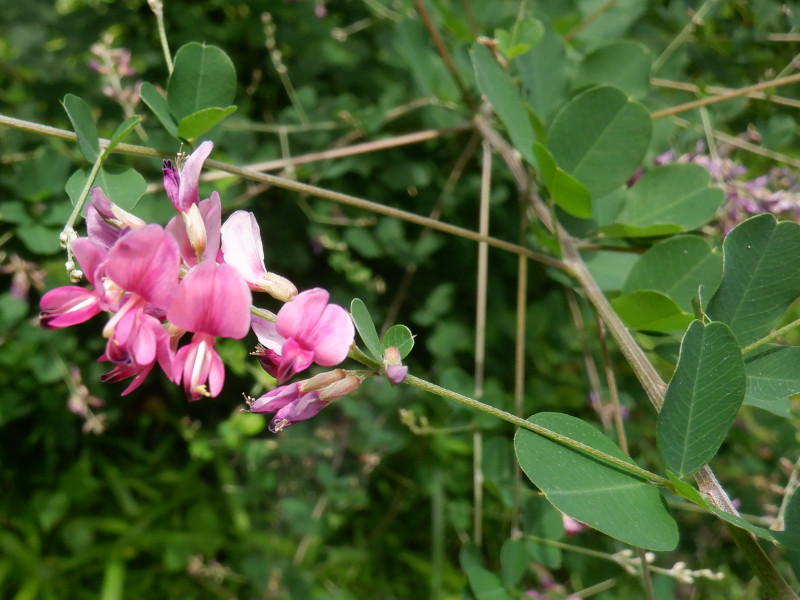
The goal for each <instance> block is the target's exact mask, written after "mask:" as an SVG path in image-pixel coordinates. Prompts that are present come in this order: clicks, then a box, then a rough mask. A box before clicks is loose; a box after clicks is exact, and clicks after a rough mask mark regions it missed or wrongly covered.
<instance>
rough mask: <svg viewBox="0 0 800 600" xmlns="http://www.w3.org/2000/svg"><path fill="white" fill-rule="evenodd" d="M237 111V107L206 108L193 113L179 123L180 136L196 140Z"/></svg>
mask: <svg viewBox="0 0 800 600" xmlns="http://www.w3.org/2000/svg"><path fill="white" fill-rule="evenodd" d="M235 111H236V107H235V106H228V107H226V108H205V109H203V110H199V111H197V112H196V113H192V114H191V115H189V116H188V117H184V118H183V119H181V122H180V123H178V136H180V137H181V139H184V140H189V141H192V140H195V139H197V138H198V137H200V136H201V135H203V134H204V133H205V132H207V131H208V130H209V129H211V128H213V127H216V126H217V125H218V124H219V123H220V121H222V120H223V119H225V118H226V117H227V116H228V115H231V114H233V113H234V112H235Z"/></svg>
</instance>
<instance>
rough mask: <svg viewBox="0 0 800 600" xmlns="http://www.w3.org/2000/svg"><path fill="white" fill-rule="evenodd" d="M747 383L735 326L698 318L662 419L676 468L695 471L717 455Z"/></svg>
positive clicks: (660, 428) (665, 446)
mask: <svg viewBox="0 0 800 600" xmlns="http://www.w3.org/2000/svg"><path fill="white" fill-rule="evenodd" d="M745 386H746V375H745V367H744V359H743V358H742V353H741V350H740V348H739V344H738V343H737V341H736V337H735V336H734V335H733V332H732V331H731V330H730V328H729V327H728V326H727V325H725V324H724V323H719V322H714V323H710V324H709V325H706V326H704V325H703V323H702V322H700V321H694V322H692V324H691V325H690V326H689V329H688V331H687V332H686V335H684V337H683V342H682V343H681V352H680V356H679V357H678V365H677V367H676V368H675V374H674V375H673V376H672V380H671V381H670V382H669V387H668V388H667V392H666V394H665V396H664V406H663V407H662V408H661V412H660V413H659V415H658V420H657V421H656V441H657V442H658V449H659V451H660V452H661V456H662V457H663V459H664V462H665V463H666V465H667V468H668V469H669V470H670V471H672V472H673V473H675V474H677V475H678V476H679V477H685V476H687V475H692V474H693V473H695V472H697V471H699V470H700V469H701V468H702V467H703V465H705V464H706V463H708V461H710V460H711V459H712V458H713V457H714V455H715V454H716V453H717V451H718V450H719V447H720V446H721V445H722V442H723V441H724V440H725V437H726V436H727V435H728V430H729V429H730V427H731V425H733V421H734V419H735V418H736V413H737V412H739V407H740V406H741V405H742V400H744V392H745Z"/></svg>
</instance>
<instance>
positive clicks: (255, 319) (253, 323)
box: [250, 315, 286, 353]
mask: <svg viewBox="0 0 800 600" xmlns="http://www.w3.org/2000/svg"><path fill="white" fill-rule="evenodd" d="M250 327H251V328H252V329H253V333H255V334H256V337H257V338H258V341H259V343H260V344H261V345H262V346H264V347H265V348H266V349H268V350H272V351H273V352H278V353H279V352H280V349H281V346H283V343H284V342H285V341H286V340H285V339H284V338H283V337H281V336H280V335H278V330H277V328H276V326H275V322H274V321H270V320H269V319H265V318H263V317H259V316H257V315H252V316H251V317H250Z"/></svg>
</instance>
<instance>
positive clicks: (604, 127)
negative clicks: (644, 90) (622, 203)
mask: <svg viewBox="0 0 800 600" xmlns="http://www.w3.org/2000/svg"><path fill="white" fill-rule="evenodd" d="M650 129H651V125H650V113H649V112H648V110H647V109H646V108H645V107H644V106H642V105H641V104H638V103H636V102H631V101H630V100H628V98H627V96H626V95H625V94H623V93H622V92H621V91H619V90H618V89H616V88H612V87H608V86H600V87H596V88H592V89H589V90H587V91H585V92H583V93H581V94H578V95H577V96H575V97H574V98H573V99H572V100H570V101H569V102H568V103H567V104H566V105H565V106H564V107H563V108H562V109H561V110H559V111H558V113H557V114H556V116H555V117H554V118H553V122H552V124H551V126H550V129H549V131H548V133H547V147H548V149H549V150H550V152H551V154H552V155H553V158H554V159H555V161H556V163H557V164H558V166H559V167H561V168H562V169H564V170H565V171H566V172H567V173H569V174H570V175H572V176H573V177H575V178H576V179H577V180H578V181H580V182H581V183H583V184H584V185H585V186H586V187H587V188H588V189H589V192H590V193H591V195H592V198H599V197H600V196H604V195H605V194H608V193H609V192H611V191H613V190H614V189H615V188H617V187H619V186H621V185H623V184H625V182H626V181H627V180H628V179H630V177H631V176H632V175H633V174H634V172H635V171H636V169H637V168H638V167H639V165H640V164H641V162H642V159H643V158H644V153H645V152H646V151H647V146H648V144H649V143H650ZM634 187H635V186H634Z"/></svg>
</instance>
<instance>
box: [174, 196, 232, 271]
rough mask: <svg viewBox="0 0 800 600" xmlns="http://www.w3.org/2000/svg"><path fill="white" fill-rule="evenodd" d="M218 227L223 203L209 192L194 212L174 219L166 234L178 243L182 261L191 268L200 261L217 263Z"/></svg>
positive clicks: (220, 221) (192, 210)
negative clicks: (168, 233) (170, 235)
mask: <svg viewBox="0 0 800 600" xmlns="http://www.w3.org/2000/svg"><path fill="white" fill-rule="evenodd" d="M221 224H222V202H221V201H220V198H219V194H218V193H217V192H212V193H211V196H210V197H209V198H206V199H205V200H203V201H201V202H200V203H199V204H198V205H197V208H196V209H190V210H189V211H188V212H185V213H180V214H178V215H176V216H174V217H173V218H172V219H171V220H170V222H169V223H167V231H169V232H170V233H171V234H172V237H174V238H175V239H176V240H177V241H178V248H179V249H180V254H181V258H182V259H183V261H184V262H185V263H186V264H187V265H188V266H190V267H193V266H195V265H196V264H197V262H198V260H200V259H202V260H208V261H216V260H217V258H218V256H217V255H218V254H219V243H220V227H221ZM198 255H199V256H198Z"/></svg>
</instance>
